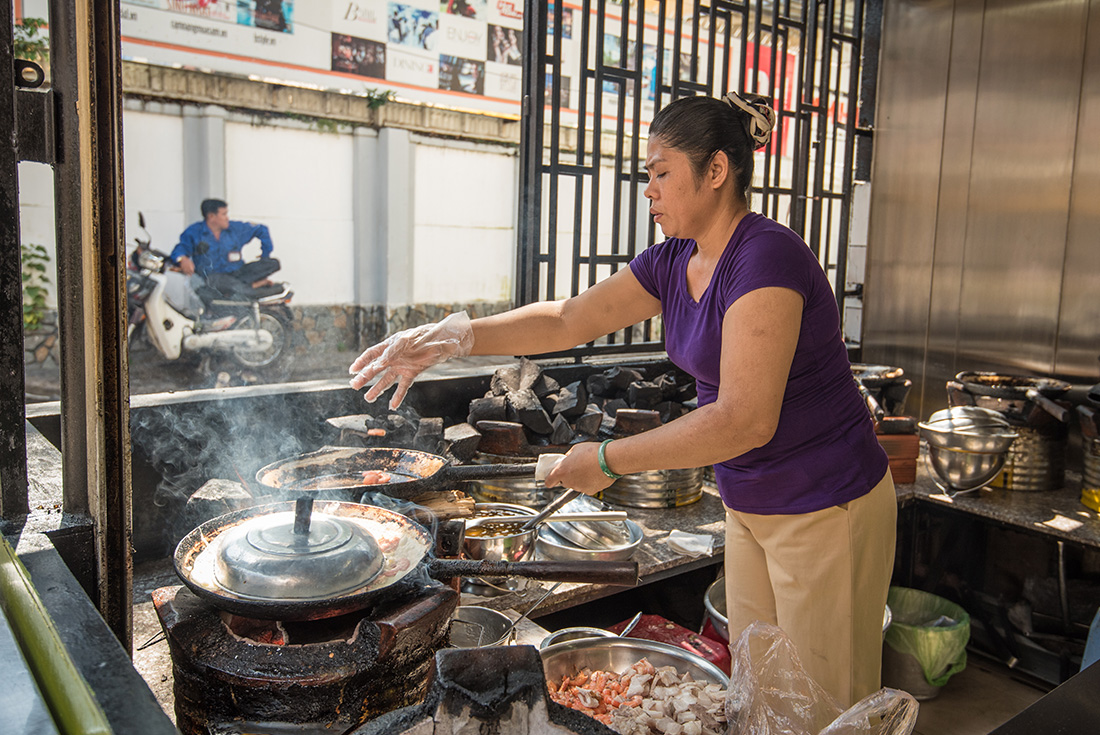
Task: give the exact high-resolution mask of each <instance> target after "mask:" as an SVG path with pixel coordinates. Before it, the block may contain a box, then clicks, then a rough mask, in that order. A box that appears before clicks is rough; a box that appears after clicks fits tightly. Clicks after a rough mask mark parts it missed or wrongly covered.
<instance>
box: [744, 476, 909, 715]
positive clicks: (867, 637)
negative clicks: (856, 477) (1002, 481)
mask: <svg viewBox="0 0 1100 735" xmlns="http://www.w3.org/2000/svg"><path fill="white" fill-rule="evenodd" d="M897 513H898V510H897V498H896V496H895V493H894V481H893V478H892V477H891V476H890V473H889V471H887V473H886V476H885V477H884V478H883V479H882V481H881V482H879V484H878V485H876V486H875V487H874V488H873V489H872V490H871V492H869V493H868V494H866V495H864V496H863V497H861V498H857V499H856V500H853V501H851V502H850V503H844V504H842V505H838V506H834V507H832V508H825V509H824V510H819V511H816V512H814V513H802V514H798V515H756V514H753V513H740V512H738V511H735V510H730V509H729V508H727V509H726V556H725V565H726V570H725V577H726V611H727V617H728V618H729V631H730V641H731V642H733V643H736V641H737V639H738V637H739V636H740V634H741V632H742V631H743V630H744V629H745V628H747V627H748V626H749V624H751V623H752V622H754V621H756V620H762V621H764V622H767V623H771V624H773V625H778V626H779V627H780V628H781V629H782V630H783V632H784V633H786V634H787V636H788V637H789V638H790V639H791V641H792V642H793V643H794V646H795V649H796V650H797V651H798V656H799V658H800V659H801V661H802V666H803V668H805V670H806V673H807V674H809V675H810V677H812V678H813V679H814V681H816V682H817V683H818V684H820V685H821V686H822V688H824V689H825V691H827V692H829V693H830V694H831V695H833V697H835V698H836V699H837V701H838V702H839V703H840V705H841V706H842V707H844V708H847V707H850V706H851V705H853V704H855V703H856V702H858V701H859V700H860V699H862V698H863V697H865V696H867V695H868V694H871V693H872V692H875V691H877V690H878V689H879V687H880V677H881V674H882V622H883V621H882V618H883V613H884V611H885V609H886V593H887V590H888V588H889V585H890V576H891V573H892V572H893V567H894V545H895V536H896V533H897Z"/></svg>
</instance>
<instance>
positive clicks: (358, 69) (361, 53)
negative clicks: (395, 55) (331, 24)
mask: <svg viewBox="0 0 1100 735" xmlns="http://www.w3.org/2000/svg"><path fill="white" fill-rule="evenodd" d="M332 71H338V72H343V73H344V74H356V75H358V76H361V77H373V78H374V79H385V78H386V45H385V44H382V43H378V42H377V41H371V40H370V39H367V38H356V37H355V36H346V35H343V34H339V33H333V34H332Z"/></svg>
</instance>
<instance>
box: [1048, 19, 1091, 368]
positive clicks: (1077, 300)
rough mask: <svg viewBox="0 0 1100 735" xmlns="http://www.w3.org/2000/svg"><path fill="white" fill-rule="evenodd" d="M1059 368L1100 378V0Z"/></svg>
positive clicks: (1083, 112) (1081, 131)
mask: <svg viewBox="0 0 1100 735" xmlns="http://www.w3.org/2000/svg"><path fill="white" fill-rule="evenodd" d="M1069 212H1070V217H1069V232H1068V234H1067V236H1066V267H1065V274H1064V275H1063V277H1062V303H1061V311H1060V321H1059V329H1058V348H1057V351H1056V353H1055V363H1054V370H1055V372H1056V373H1059V374H1064V375H1078V376H1084V377H1085V378H1086V380H1087V381H1088V382H1093V379H1096V380H1100V371H1098V365H1097V357H1098V356H1100V0H1093V2H1092V4H1091V6H1090V9H1089V19H1088V32H1087V43H1086V45H1085V63H1084V77H1083V79H1082V81H1081V107H1080V114H1079V116H1078V123H1077V146H1076V150H1075V155H1074V162H1073V190H1072V193H1071V195H1070V207H1069Z"/></svg>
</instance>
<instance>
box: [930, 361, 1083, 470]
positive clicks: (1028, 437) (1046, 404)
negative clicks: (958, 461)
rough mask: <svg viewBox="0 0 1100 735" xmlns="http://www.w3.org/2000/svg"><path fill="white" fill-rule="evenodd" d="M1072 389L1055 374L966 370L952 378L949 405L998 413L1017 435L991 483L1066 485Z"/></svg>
mask: <svg viewBox="0 0 1100 735" xmlns="http://www.w3.org/2000/svg"><path fill="white" fill-rule="evenodd" d="M1069 389H1070V384H1069V383H1066V382H1064V381H1061V380H1055V379H1053V378H1031V377H1024V376H1016V375H999V374H996V373H985V372H961V373H959V374H958V375H956V376H955V379H954V380H949V381H948V382H947V402H948V405H951V406H978V407H980V408H988V409H992V410H994V411H999V412H1000V413H1001V414H1002V415H1004V417H1005V419H1006V420H1007V421H1008V423H1009V424H1011V425H1012V427H1013V430H1014V431H1015V432H1016V434H1017V437H1016V440H1015V441H1014V442H1012V446H1011V447H1010V448H1009V450H1008V454H1007V457H1006V458H1005V468H1004V471H1003V472H1002V473H1001V474H1000V475H999V476H998V477H997V478H995V479H994V480H993V482H992V483H990V485H991V486H992V487H1003V488H1005V489H1008V490H1023V491H1038V490H1056V489H1058V488H1060V487H1062V486H1064V485H1065V476H1066V448H1067V445H1068V439H1069V423H1068V422H1069V417H1070V412H1069V409H1068V408H1067V405H1066V404H1065V402H1063V401H1060V399H1061V398H1062V396H1063V395H1064V394H1065V393H1066V392H1067V391H1068V390H1069Z"/></svg>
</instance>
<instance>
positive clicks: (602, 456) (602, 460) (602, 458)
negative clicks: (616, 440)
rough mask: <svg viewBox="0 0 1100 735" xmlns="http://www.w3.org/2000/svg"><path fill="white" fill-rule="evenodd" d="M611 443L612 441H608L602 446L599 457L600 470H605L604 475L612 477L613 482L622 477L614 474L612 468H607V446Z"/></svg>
mask: <svg viewBox="0 0 1100 735" xmlns="http://www.w3.org/2000/svg"><path fill="white" fill-rule="evenodd" d="M611 442H612V440H611V439H608V440H606V441H605V442H604V443H603V444H601V445H600V451H599V453H598V454H597V456H598V457H599V460H600V469H601V470H603V473H604V474H605V475H607V476H608V477H610V478H611V479H612V480H618V479H619V478H620V477H622V475H616V474H615V473H614V472H612V471H611V468H610V467H608V466H607V457H606V456H605V455H606V453H607V445H608V444H610V443H611Z"/></svg>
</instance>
